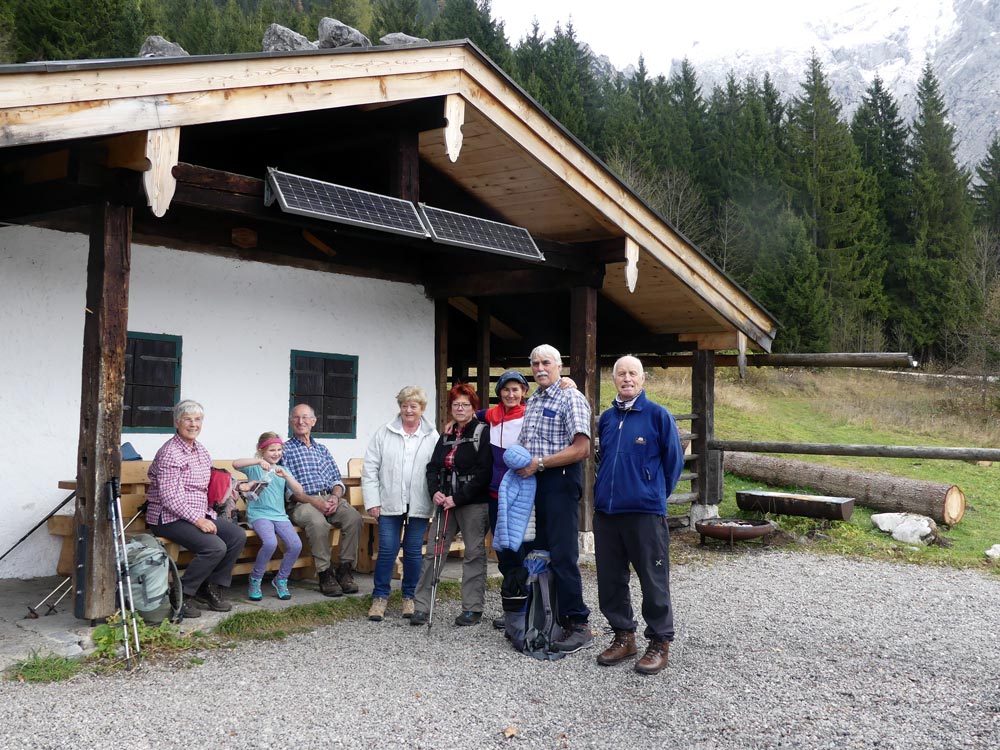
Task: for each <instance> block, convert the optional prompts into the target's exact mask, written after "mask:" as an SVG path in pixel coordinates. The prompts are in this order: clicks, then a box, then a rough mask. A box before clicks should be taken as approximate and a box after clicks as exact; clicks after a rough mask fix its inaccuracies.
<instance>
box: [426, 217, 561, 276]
mask: <svg viewBox="0 0 1000 750" xmlns="http://www.w3.org/2000/svg"><path fill="white" fill-rule="evenodd" d="M419 205H420V212H421V214H422V215H423V219H424V224H425V225H426V226H427V228H428V229H429V230H430V236H431V239H433V240H434V241H435V242H440V243H443V244H445V245H455V246H456V247H465V248H469V249H472V250H485V251H486V252H490V253H496V254H498V255H506V256H509V257H514V258H519V259H520V260H529V261H534V262H537V263H544V262H545V255H544V254H543V253H542V251H541V250H539V249H538V246H537V245H536V244H535V240H534V238H533V237H532V236H531V233H530V232H528V230H527V229H525V228H524V227H519V226H516V225H515V224H505V223H503V222H501V221H491V220H490V219H481V218H479V217H478V216H470V215H469V214H461V213H458V212H456V211H448V210H447V209H444V208H435V207H434V206H428V205H427V204H426V203H421V204H419Z"/></svg>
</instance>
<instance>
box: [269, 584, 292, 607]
mask: <svg viewBox="0 0 1000 750" xmlns="http://www.w3.org/2000/svg"><path fill="white" fill-rule="evenodd" d="M271 585H272V586H274V590H275V591H277V592H278V598H279V599H281V600H282V601H286V600H288V599H291V598H292V595H291V594H290V593H288V579H287V578H272V579H271Z"/></svg>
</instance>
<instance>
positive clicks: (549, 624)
mask: <svg viewBox="0 0 1000 750" xmlns="http://www.w3.org/2000/svg"><path fill="white" fill-rule="evenodd" d="M500 595H501V599H502V601H503V608H504V635H505V636H506V637H507V639H508V640H509V641H510V642H511V645H512V646H513V647H514V648H515V649H517V650H518V651H520V652H521V653H523V654H527V655H528V656H531V657H533V658H535V659H539V660H540V661H555V660H556V659H561V658H562V657H564V656H565V655H566V654H565V653H564V652H562V651H557V650H556V648H555V646H554V645H553V644H555V642H556V641H559V640H562V639H563V637H564V635H565V634H564V631H563V628H562V626H561V625H560V624H559V604H558V599H557V597H556V580H555V576H554V575H552V569H551V567H550V561H549V553H548V552H546V551H544V550H535V551H534V552H529V553H528V555H527V556H526V557H525V558H524V567H523V568H515V569H514V570H512V571H508V573H507V575H505V576H504V581H503V586H502V587H501V590H500Z"/></svg>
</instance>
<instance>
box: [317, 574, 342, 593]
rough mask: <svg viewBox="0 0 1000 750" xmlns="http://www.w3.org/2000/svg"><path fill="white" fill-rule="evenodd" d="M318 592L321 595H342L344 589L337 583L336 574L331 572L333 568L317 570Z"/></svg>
mask: <svg viewBox="0 0 1000 750" xmlns="http://www.w3.org/2000/svg"><path fill="white" fill-rule="evenodd" d="M319 593H321V594H322V595H323V596H343V595H344V590H343V589H342V588H340V584H339V583H337V576H335V575H334V574H333V568H327V569H326V570H321V571H320V572H319Z"/></svg>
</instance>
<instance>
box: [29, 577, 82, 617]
mask: <svg viewBox="0 0 1000 750" xmlns="http://www.w3.org/2000/svg"><path fill="white" fill-rule="evenodd" d="M72 584H73V577H72V576H69V577H68V578H64V579H63V580H62V581H60V583H59V585H58V586H56V587H55V588H54V589H52V591H50V592H49V593H48V594H47V595H46V597H45V598H44V599H42V600H41V601H40V602H38V604H36V605H35V606H34V607H32V606H31V605H28V614H26V615H25V618H26V619H29V620H37V619H38V610H39V609H40V608H41V606H42V605H43V604H45V602H47V601H48V600H49V599H51V598H52V597H53V596H55V595H56V594H57V593H59V592H60V591H61V590H62V589H63V588H65V589H66V590H65V591H63V594H62V596H60V597H59V598H58V599H56V601H55V602H54V603H53V604H48V605H46V606H47V607H48V608H49V611H48V612H46V613H45V614H47V615H51V614H52V613H53V612H55V611H56V604H58V603H59V602H61V601H62V600H63V598H64V597H65V596H66V594H68V593H69V592H70V590H71V589H72V588H73V586H72Z"/></svg>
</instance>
